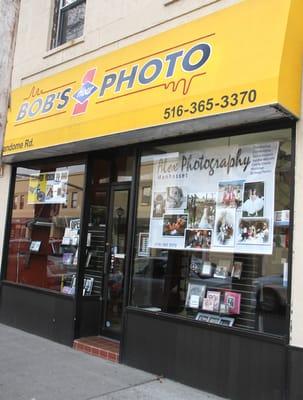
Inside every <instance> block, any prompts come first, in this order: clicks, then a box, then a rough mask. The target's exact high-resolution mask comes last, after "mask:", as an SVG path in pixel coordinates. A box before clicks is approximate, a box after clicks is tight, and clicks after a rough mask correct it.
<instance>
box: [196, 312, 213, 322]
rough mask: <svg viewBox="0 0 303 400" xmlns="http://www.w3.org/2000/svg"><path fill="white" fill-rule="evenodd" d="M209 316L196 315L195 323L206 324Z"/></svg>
mask: <svg viewBox="0 0 303 400" xmlns="http://www.w3.org/2000/svg"><path fill="white" fill-rule="evenodd" d="M209 317H210V315H209V314H204V313H198V314H197V315H196V318H195V319H196V320H197V321H203V322H208V320H209Z"/></svg>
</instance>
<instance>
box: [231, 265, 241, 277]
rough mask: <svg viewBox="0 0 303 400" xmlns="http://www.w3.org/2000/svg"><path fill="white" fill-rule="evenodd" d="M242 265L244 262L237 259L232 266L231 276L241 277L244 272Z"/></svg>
mask: <svg viewBox="0 0 303 400" xmlns="http://www.w3.org/2000/svg"><path fill="white" fill-rule="evenodd" d="M242 265H243V263H242V262H240V261H235V262H234V264H233V267H232V272H231V277H232V278H236V279H240V278H241V274H242Z"/></svg>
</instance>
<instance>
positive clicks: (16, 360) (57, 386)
mask: <svg viewBox="0 0 303 400" xmlns="http://www.w3.org/2000/svg"><path fill="white" fill-rule="evenodd" d="M61 399H64V400H117V399H123V400H128V399H129V400H160V399H161V400H186V399H190V400H220V399H219V397H216V396H213V395H210V394H206V393H203V392H200V391H198V390H196V389H193V388H190V387H187V386H184V385H181V384H179V383H175V382H173V381H170V380H168V379H158V378H157V377H156V376H154V375H151V374H148V373H146V372H143V371H139V370H136V369H134V368H129V367H127V366H124V365H121V364H117V363H112V362H110V361H106V360H103V359H101V358H97V357H93V356H89V355H87V354H84V353H81V352H77V351H75V350H73V349H71V348H69V347H66V346H63V345H60V344H57V343H54V342H51V341H49V340H46V339H43V338H40V337H38V336H34V335H30V334H28V333H25V332H23V331H20V330H17V329H14V328H10V327H7V326H5V325H1V324H0V400H61Z"/></svg>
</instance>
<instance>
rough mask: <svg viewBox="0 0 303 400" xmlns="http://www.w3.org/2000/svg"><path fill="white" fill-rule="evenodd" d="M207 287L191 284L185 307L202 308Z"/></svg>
mask: <svg viewBox="0 0 303 400" xmlns="http://www.w3.org/2000/svg"><path fill="white" fill-rule="evenodd" d="M205 291H206V286H205V285H199V284H196V283H191V282H190V283H189V284H188V287H187V293H186V300H185V307H187V308H196V309H197V308H201V307H202V302H203V299H204V296H205Z"/></svg>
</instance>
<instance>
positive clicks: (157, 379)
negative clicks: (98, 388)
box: [85, 377, 162, 400]
mask: <svg viewBox="0 0 303 400" xmlns="http://www.w3.org/2000/svg"><path fill="white" fill-rule="evenodd" d="M161 379H162V378H161V377H155V378H153V379H149V380H147V381H144V382H141V383H135V384H133V385H130V386H126V387H123V388H121V389H116V390H111V391H110V392H106V393H102V394H99V395H97V396H93V397H87V398H86V399H85V400H98V399H100V398H101V397H105V396H108V395H110V394H115V393H119V392H124V391H125V390H129V389H133V388H135V387H138V386H143V385H146V384H147V383H152V382H156V381H160V382H161Z"/></svg>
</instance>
